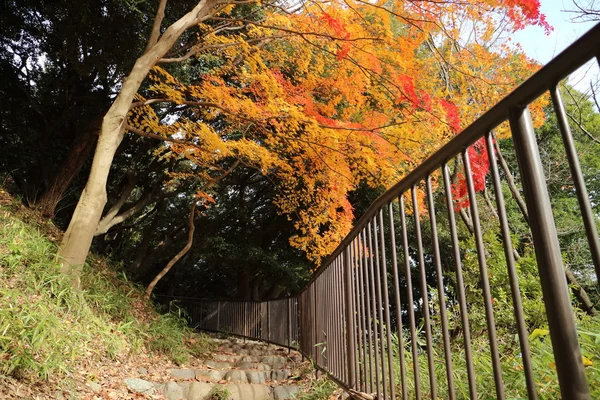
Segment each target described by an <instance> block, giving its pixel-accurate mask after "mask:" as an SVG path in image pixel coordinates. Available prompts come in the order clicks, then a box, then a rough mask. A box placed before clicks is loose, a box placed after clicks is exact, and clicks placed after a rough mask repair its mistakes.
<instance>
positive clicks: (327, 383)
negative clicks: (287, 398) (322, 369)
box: [296, 376, 337, 400]
mask: <svg viewBox="0 0 600 400" xmlns="http://www.w3.org/2000/svg"><path fill="white" fill-rule="evenodd" d="M336 389H337V385H336V384H335V383H333V381H332V380H330V379H328V378H327V377H326V376H321V377H320V378H319V379H315V380H312V381H311V382H310V384H309V386H308V387H307V388H305V389H304V391H303V392H302V393H299V394H298V396H297V397H296V399H298V400H328V399H329V398H330V397H331V395H333V393H334V392H335V390H336Z"/></svg>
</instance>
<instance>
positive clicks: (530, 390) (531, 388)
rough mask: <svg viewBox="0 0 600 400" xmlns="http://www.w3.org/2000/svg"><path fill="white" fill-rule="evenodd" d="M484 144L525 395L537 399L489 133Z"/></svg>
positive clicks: (492, 145)
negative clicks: (502, 246)
mask: <svg viewBox="0 0 600 400" xmlns="http://www.w3.org/2000/svg"><path fill="white" fill-rule="evenodd" d="M486 145H487V152H488V158H489V161H490V175H491V176H492V183H493V185H494V193H495V195H496V209H497V210H498V219H499V220H500V230H501V232H502V240H503V244H504V256H505V258H506V266H507V271H508V279H509V283H510V289H511V295H512V302H513V310H514V313H515V320H516V323H517V333H518V335H519V344H520V347H521V359H522V360H523V371H524V373H525V382H526V384H527V396H528V398H529V399H530V400H535V399H537V393H536V389H535V381H534V379H533V368H532V364H531V352H530V350H529V335H528V333H527V326H526V325H525V316H524V314H523V302H522V301H521V291H520V289H519V278H518V276H517V274H518V273H517V268H516V266H515V250H514V249H513V245H512V241H511V236H510V229H509V226H508V218H507V216H506V205H505V204H504V196H503V194H502V184H501V183H500V174H499V171H498V164H497V162H496V157H495V155H494V144H493V139H492V136H491V135H490V134H488V135H487V136H486Z"/></svg>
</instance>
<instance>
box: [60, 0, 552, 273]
mask: <svg viewBox="0 0 600 400" xmlns="http://www.w3.org/2000/svg"><path fill="white" fill-rule="evenodd" d="M165 10H166V0H160V1H159V3H158V7H157V14H156V17H155V20H154V24H153V27H152V33H151V36H150V38H149V40H148V45H147V47H146V50H145V52H144V54H143V55H142V56H141V57H140V58H139V59H138V60H137V61H136V63H135V65H134V67H133V69H132V70H131V72H130V74H129V76H128V77H127V78H126V79H125V80H124V81H123V83H122V85H121V87H120V91H119V93H118V95H117V97H116V98H115V100H114V102H113V105H112V106H111V108H110V109H109V111H108V112H107V114H106V115H105V117H104V120H103V124H102V130H101V133H100V137H99V141H98V147H97V149H96V153H95V156H94V161H93V164H92V169H91V172H90V177H89V180H88V183H87V185H86V187H85V189H84V191H83V193H82V196H81V199H80V201H79V203H78V206H77V208H76V210H75V213H74V215H73V217H72V220H71V223H70V225H69V228H68V230H67V232H66V234H65V237H64V239H63V242H62V244H61V248H60V253H59V255H60V256H61V258H62V262H63V270H64V271H65V272H67V273H70V274H72V275H73V277H74V281H75V284H76V285H77V284H78V267H79V266H80V265H82V264H83V263H84V262H85V258H86V256H87V253H88V251H89V247H90V243H91V240H92V237H93V235H94V232H95V230H96V226H97V224H98V221H99V220H100V217H101V214H102V209H103V207H104V205H105V203H106V183H107V177H108V173H109V169H110V165H111V162H112V159H113V157H114V155H115V152H116V151H117V147H118V145H119V143H120V141H121V140H122V138H123V136H124V135H125V134H126V133H128V132H130V133H133V134H138V135H141V136H146V137H150V138H154V139H159V140H162V141H163V142H164V149H163V151H162V152H161V157H184V158H186V159H188V160H189V162H190V163H192V164H193V165H194V168H193V171H194V174H197V175H198V176H199V177H200V179H202V180H203V181H205V182H206V183H207V184H206V185H204V186H202V187H206V188H209V187H210V182H213V181H217V180H218V179H219V177H220V176H222V174H223V173H226V171H228V170H230V169H231V167H234V166H235V165H237V164H236V163H241V164H243V165H245V166H247V167H252V168H256V169H258V170H259V171H261V172H262V173H263V174H265V175H268V176H269V177H270V178H271V179H272V181H273V184H274V185H276V186H277V188H278V193H279V194H278V196H277V197H276V199H275V202H276V204H277V206H278V207H279V209H280V211H281V212H282V213H285V214H288V215H289V216H290V218H293V219H294V221H295V225H296V229H297V232H298V233H297V235H295V236H294V237H292V238H291V239H290V240H291V244H292V245H294V246H296V247H298V248H301V249H303V250H304V251H305V252H306V254H307V256H308V257H309V258H310V259H312V260H314V261H316V262H318V260H319V259H320V258H321V257H323V256H325V255H326V254H328V252H330V251H331V250H332V249H333V248H334V247H335V245H337V243H338V242H339V241H340V240H341V238H342V237H343V236H344V235H345V234H346V233H347V232H348V230H349V229H350V227H351V224H352V220H353V210H352V207H351V206H350V203H349V202H348V200H347V195H348V193H349V192H350V191H351V190H352V189H353V188H355V187H356V185H357V184H358V183H359V182H366V183H367V184H368V185H370V186H389V185H390V184H391V183H392V182H394V181H395V180H397V179H398V178H399V177H401V176H402V175H403V174H404V173H405V172H406V171H407V170H409V169H410V168H412V167H413V166H415V165H416V164H417V163H419V162H420V161H421V160H422V159H424V158H425V157H426V156H427V155H428V154H430V153H431V152H432V151H433V150H435V148H437V147H439V146H440V144H441V143H443V142H444V141H445V140H447V139H448V138H449V137H451V136H452V135H454V134H456V133H457V132H458V131H459V130H460V129H461V128H462V127H464V126H466V124H467V123H468V122H469V121H471V120H473V119H475V118H476V117H477V115H479V114H480V113H482V112H483V111H484V110H485V109H486V108H488V107H489V106H490V105H491V104H493V103H494V102H495V101H498V100H499V98H500V97H501V96H502V95H504V94H506V93H507V91H509V90H510V89H511V88H512V87H514V85H515V83H516V82H518V81H520V80H522V79H523V78H525V77H526V76H527V75H529V74H530V73H531V71H532V70H533V69H534V68H535V65H534V64H533V63H532V62H530V61H529V60H527V59H526V58H525V57H524V56H522V55H521V54H519V52H518V51H515V49H514V48H513V47H510V45H507V44H506V40H507V36H508V34H510V33H511V32H512V31H514V30H516V29H521V28H522V27H524V26H526V25H529V24H537V25H542V26H544V27H546V28H547V29H549V27H548V25H547V24H546V22H545V20H544V17H543V15H541V14H540V13H539V2H538V1H537V0H468V1H448V2H438V1H381V2H367V1H362V0H353V1H349V0H348V1H334V2H331V1H328V2H319V1H308V2H303V3H300V4H298V5H297V6H296V7H295V8H294V7H293V6H289V5H286V4H285V3H266V2H258V1H256V2H255V1H227V2H223V1H217V0H202V1H200V2H198V3H197V4H196V5H195V6H194V7H193V8H192V9H191V10H190V11H189V12H188V13H187V14H185V15H184V16H183V17H181V18H180V19H179V20H177V21H176V22H174V23H173V24H172V25H170V26H169V27H167V28H166V29H163V27H162V22H163V19H164V15H165ZM174 63H201V64H203V65H205V66H206V67H205V68H204V72H202V73H198V74H197V75H196V76H192V77H187V78H186V79H185V80H183V79H180V78H178V76H177V70H176V69H172V68H170V67H171V65H172V64H174ZM141 89H143V90H141ZM157 109H161V110H162V111H164V110H165V109H168V110H172V113H171V116H172V117H169V118H164V117H163V118H159V117H157V115H158V114H157V113H156V110H157ZM163 114H164V112H163V113H161V115H163ZM224 163H229V166H230V167H229V168H227V167H225V168H224V167H223V165H224ZM223 171H225V172H223ZM220 174H221V175H220ZM197 196H198V197H200V198H204V199H205V200H209V199H210V193H209V191H208V190H200V191H199V193H197Z"/></svg>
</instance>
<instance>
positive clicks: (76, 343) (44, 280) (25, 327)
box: [0, 206, 209, 379]
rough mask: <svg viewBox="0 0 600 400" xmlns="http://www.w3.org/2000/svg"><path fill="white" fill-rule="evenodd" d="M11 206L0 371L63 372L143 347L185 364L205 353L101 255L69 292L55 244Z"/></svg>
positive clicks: (4, 224) (3, 255) (6, 215)
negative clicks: (85, 361)
mask: <svg viewBox="0 0 600 400" xmlns="http://www.w3.org/2000/svg"><path fill="white" fill-rule="evenodd" d="M13 211H14V207H12V208H11V210H10V211H9V210H8V209H7V208H6V207H4V206H3V207H0V375H2V374H6V375H12V376H14V377H18V378H24V377H32V378H33V377H41V378H43V379H47V378H48V377H50V376H51V375H56V376H65V375H67V374H70V373H71V372H72V371H73V369H74V367H75V366H76V365H77V363H78V362H81V360H83V359H98V360H100V359H104V358H107V357H108V358H111V359H115V358H118V357H120V356H123V355H127V354H128V353H130V352H133V353H139V352H142V351H146V352H150V353H155V354H156V353H158V354H163V355H166V356H168V357H169V358H170V359H172V360H173V361H174V362H177V363H183V362H186V361H187V360H188V359H189V357H190V355H192V354H194V355H199V354H201V353H203V352H205V351H207V350H209V344H208V341H207V340H205V339H203V338H202V337H201V336H199V335H196V334H193V332H192V331H191V330H190V329H189V328H187V326H186V324H185V321H184V319H183V318H182V316H181V315H175V314H165V315H159V314H157V313H156V312H154V311H152V308H151V307H150V306H149V304H148V303H147V302H146V301H145V300H144V299H143V292H142V290H141V288H139V287H136V286H134V285H133V284H131V283H130V282H127V281H126V280H125V279H124V277H119V276H118V274H116V273H115V271H114V270H113V269H111V268H109V267H107V266H106V264H105V263H104V262H103V261H102V260H100V259H98V258H95V257H93V256H91V257H89V260H88V264H86V265H85V268H84V271H83V277H82V288H83V290H82V291H76V290H73V289H72V287H71V285H70V284H69V281H68V280H67V279H65V277H63V276H62V275H61V274H60V273H59V265H58V264H57V262H56V257H55V254H56V250H57V248H56V245H55V244H53V243H52V242H51V241H50V240H49V239H47V237H46V236H45V235H43V234H41V233H40V232H39V229H38V228H37V227H34V223H33V222H29V223H25V222H23V221H21V220H20V219H19V218H17V217H15V215H14V213H13ZM25 219H27V218H25Z"/></svg>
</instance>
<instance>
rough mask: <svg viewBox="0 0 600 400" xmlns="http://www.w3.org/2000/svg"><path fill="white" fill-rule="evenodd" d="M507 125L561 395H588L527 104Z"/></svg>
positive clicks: (574, 397) (571, 398)
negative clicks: (536, 266)
mask: <svg viewBox="0 0 600 400" xmlns="http://www.w3.org/2000/svg"><path fill="white" fill-rule="evenodd" d="M510 127H511V131H512V137H513V142H514V145H515V151H516V154H517V161H518V163H519V168H520V170H521V178H522V183H523V191H524V193H525V202H526V204H527V210H528V213H529V225H530V228H531V234H532V237H533V243H534V246H535V256H536V259H537V264H538V271H539V274H540V280H541V283H542V292H543V296H544V304H545V307H546V315H547V317H548V325H549V328H550V337H551V339H552V348H553V350H554V358H555V363H556V372H557V375H558V381H559V384H560V391H561V394H562V398H563V399H569V400H579V399H590V394H589V388H588V384H587V381H586V379H585V373H584V370H583V362H582V359H581V350H580V348H579V342H578V339H577V330H576V327H575V319H574V316H573V310H572V308H571V300H570V297H569V292H568V287H567V282H566V279H565V270H564V266H563V262H562V256H561V252H560V244H559V242H558V236H557V233H556V226H555V224H554V217H553V214H552V206H551V203H550V196H549V195H548V189H547V186H546V179H545V176H544V170H543V166H542V161H541V159H540V153H539V150H538V145H537V141H536V137H535V131H534V130H533V124H532V122H531V116H530V114H529V111H528V109H527V108H516V109H512V110H510Z"/></svg>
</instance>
